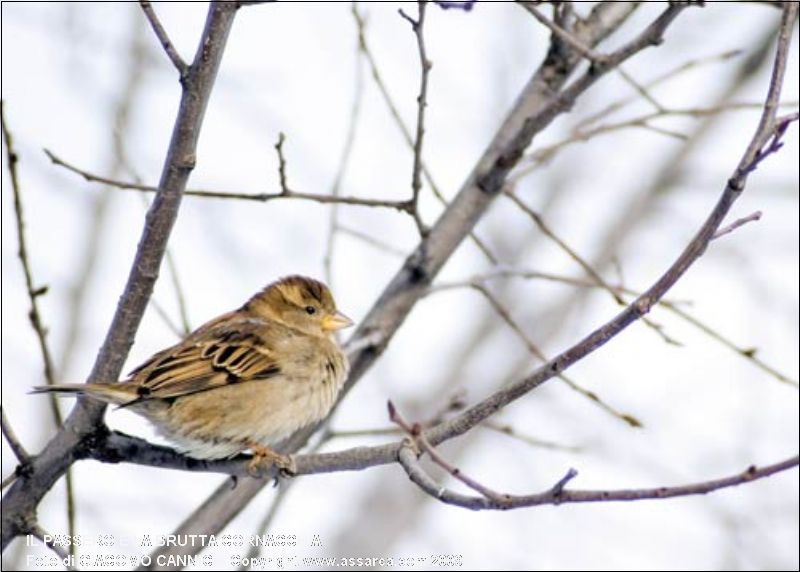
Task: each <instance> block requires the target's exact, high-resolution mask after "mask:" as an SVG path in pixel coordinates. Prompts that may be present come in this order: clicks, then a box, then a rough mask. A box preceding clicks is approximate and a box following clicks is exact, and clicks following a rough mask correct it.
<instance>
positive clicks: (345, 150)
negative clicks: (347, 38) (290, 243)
mask: <svg viewBox="0 0 800 572" xmlns="http://www.w3.org/2000/svg"><path fill="white" fill-rule="evenodd" d="M354 1H355V0H354ZM355 61H356V70H355V76H356V78H355V79H356V81H355V88H354V93H353V103H352V105H351V106H350V120H349V122H348V126H347V134H346V135H345V139H344V146H343V147H342V155H341V157H340V159H339V167H338V168H337V170H336V176H335V177H334V179H333V184H332V185H331V192H330V195H331V196H332V197H338V196H341V192H342V190H341V187H342V181H343V180H344V176H345V173H346V172H347V168H348V166H349V164H350V157H351V155H352V153H353V148H354V144H355V140H356V133H357V127H358V124H359V118H360V116H361V102H362V101H363V98H364V97H363V96H364V65H363V62H364V60H363V58H362V57H361V55H360V48H359V46H358V42H356V58H355ZM339 230H340V229H339V204H338V203H334V204H333V205H332V206H331V209H330V216H329V219H328V239H327V240H326V241H325V255H324V256H323V259H322V266H323V268H324V272H325V281H326V282H327V284H328V286H330V287H331V288H332V287H333V252H334V246H335V244H336V238H337V233H338V231H339Z"/></svg>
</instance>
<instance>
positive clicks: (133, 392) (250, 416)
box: [33, 276, 353, 476]
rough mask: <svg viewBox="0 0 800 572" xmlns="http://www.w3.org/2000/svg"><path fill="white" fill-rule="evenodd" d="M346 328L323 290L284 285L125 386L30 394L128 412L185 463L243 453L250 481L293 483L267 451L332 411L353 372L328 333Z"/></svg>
mask: <svg viewBox="0 0 800 572" xmlns="http://www.w3.org/2000/svg"><path fill="white" fill-rule="evenodd" d="M352 324H353V322H352V320H350V319H349V318H348V317H346V316H345V315H344V314H342V313H341V312H339V311H337V309H336V304H335V302H334V300H333V296H332V295H331V292H330V290H329V289H328V287H327V286H325V285H324V284H323V283H321V282H319V281H317V280H314V279H312V278H307V277H304V276H288V277H285V278H282V279H280V280H277V281H276V282H273V283H272V284H269V285H268V286H267V287H266V288H264V289H263V290H261V291H260V292H258V293H257V294H255V295H254V296H253V297H252V298H250V299H249V300H248V301H247V302H246V303H245V304H244V305H243V306H242V307H241V308H239V309H238V310H234V311H232V312H228V313H226V314H223V315H221V316H219V317H217V318H215V319H213V320H211V321H209V322H206V323H205V324H203V325H202V326H200V327H199V328H197V329H196V330H195V331H193V332H192V333H191V334H189V335H188V336H187V337H186V338H185V339H183V340H182V341H181V342H179V343H177V344H175V345H174V346H171V347H169V348H166V349H164V350H162V351H160V352H158V353H156V354H155V355H153V356H152V357H151V358H150V359H148V360H147V361H146V362H144V363H143V364H142V365H140V366H139V367H137V368H136V369H134V370H133V371H132V372H131V373H130V374H129V377H128V378H127V379H125V380H124V381H120V382H119V383H92V384H59V385H47V386H38V387H35V388H34V389H33V393H56V394H73V395H83V396H86V397H88V398H91V399H96V400H99V401H103V402H105V403H110V404H114V405H118V406H119V407H122V408H126V409H129V410H131V411H133V412H135V413H138V414H139V415H141V416H142V417H144V418H146V419H147V420H148V421H150V423H152V424H153V425H154V426H155V428H156V429H157V431H158V432H159V433H160V434H161V435H163V436H164V437H166V438H167V439H168V440H169V441H171V442H172V443H174V444H175V445H176V448H177V449H178V450H179V451H180V452H182V453H184V454H186V455H188V456H190V457H194V458H197V459H223V458H229V457H233V456H235V455H237V454H238V453H240V452H242V451H244V450H246V449H249V450H251V451H252V452H253V459H252V461H250V463H249V464H248V471H249V472H250V473H251V474H252V475H253V476H257V475H258V474H259V471H260V469H262V468H264V467H268V466H270V465H274V466H276V467H277V468H278V469H280V471H281V472H282V473H290V474H291V473H293V472H295V468H294V461H293V459H292V458H291V457H290V456H287V455H281V454H279V453H277V452H275V451H274V450H273V449H271V447H272V446H274V445H276V444H277V443H279V442H280V441H282V440H283V439H285V438H287V437H289V436H290V435H291V434H292V433H294V432H296V431H297V430H299V429H301V428H303V427H305V426H307V425H310V424H312V423H316V422H317V421H320V420H321V419H323V418H325V417H326V416H327V414H328V413H329V412H330V410H331V408H332V407H333V405H334V403H335V402H336V397H337V395H338V394H339V391H340V390H341V388H342V385H343V383H344V381H345V379H346V378H347V373H348V368H349V365H348V362H347V358H346V356H345V355H344V353H343V352H342V350H341V349H340V348H339V346H338V345H337V343H336V341H335V340H334V339H333V333H334V332H335V331H337V330H339V329H341V328H346V327H348V326H351V325H352Z"/></svg>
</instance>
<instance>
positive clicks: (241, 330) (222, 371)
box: [128, 320, 280, 401]
mask: <svg viewBox="0 0 800 572" xmlns="http://www.w3.org/2000/svg"><path fill="white" fill-rule="evenodd" d="M268 328H269V326H268V325H267V324H266V323H265V322H260V321H258V322H256V321H254V320H243V321H241V322H232V323H231V322H229V323H227V324H225V323H222V324H219V322H217V324H209V328H208V329H203V330H202V331H199V332H197V333H196V334H195V335H193V336H191V337H190V338H187V339H186V340H184V341H183V342H181V343H179V344H177V345H175V346H173V347H171V348H169V349H166V350H164V351H161V352H159V353H157V354H155V355H154V356H153V357H152V358H150V360H148V361H147V362H145V363H143V364H142V365H141V366H139V367H138V368H136V369H135V370H133V371H132V372H131V377H130V381H129V382H128V383H133V384H135V385H136V386H137V393H138V396H139V397H138V398H137V400H136V401H143V400H147V399H173V398H176V397H182V396H185V395H190V394H192V393H198V392H200V391H208V390H211V389H216V388H218V387H224V386H226V385H230V384H233V383H242V382H247V381H256V380H263V379H268V378H270V377H273V376H275V375H277V374H278V373H280V365H279V364H278V362H277V360H276V357H275V353H274V350H273V348H271V347H269V345H268V344H267V341H266V338H267V336H264V335H263V333H264V330H266V329H268Z"/></svg>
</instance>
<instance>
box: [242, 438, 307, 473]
mask: <svg viewBox="0 0 800 572" xmlns="http://www.w3.org/2000/svg"><path fill="white" fill-rule="evenodd" d="M245 445H246V446H247V447H248V448H249V449H250V450H251V451H253V459H252V460H251V461H250V462H249V463H248V464H247V472H248V473H250V475H251V476H253V477H256V478H258V477H260V476H261V471H262V470H263V469H268V468H269V467H271V466H274V467H276V468H277V469H278V472H279V474H280V475H281V476H282V477H290V476H292V475H294V474H295V473H296V472H297V466H296V465H295V462H294V459H293V458H292V456H291V455H281V454H280V453H276V452H275V451H273V450H272V449H270V448H269V447H266V446H264V445H262V444H260V443H256V442H255V441H251V440H248V441H246V442H245Z"/></svg>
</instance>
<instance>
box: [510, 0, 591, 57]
mask: <svg viewBox="0 0 800 572" xmlns="http://www.w3.org/2000/svg"><path fill="white" fill-rule="evenodd" d="M518 4H519V5H520V6H522V7H523V8H525V10H527V12H528V13H529V14H530V15H531V16H533V17H534V18H536V19H537V20H538V21H539V22H540V23H542V24H544V26H545V27H546V28H547V29H548V30H550V31H551V32H552V33H553V35H554V36H556V37H557V38H558V39H559V40H561V41H562V42H564V43H565V44H567V45H569V46H570V47H571V48H572V49H573V50H575V51H576V52H578V53H579V54H580V55H582V56H583V57H584V58H586V59H587V60H589V62H590V63H592V64H599V63H604V62H605V61H606V56H604V55H602V54H598V53H597V52H595V51H594V50H592V49H591V48H590V47H589V46H586V45H584V44H583V42H581V41H580V40H579V39H578V38H576V37H575V36H573V35H572V34H571V33H569V32H568V31H567V30H565V29H564V28H562V27H561V26H559V25H558V24H556V23H555V22H553V21H552V20H550V19H548V18H547V16H545V15H544V14H542V13H541V12H539V10H538V9H537V8H536V6H535V5H534V3H533V2H524V1H519V2H518Z"/></svg>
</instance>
